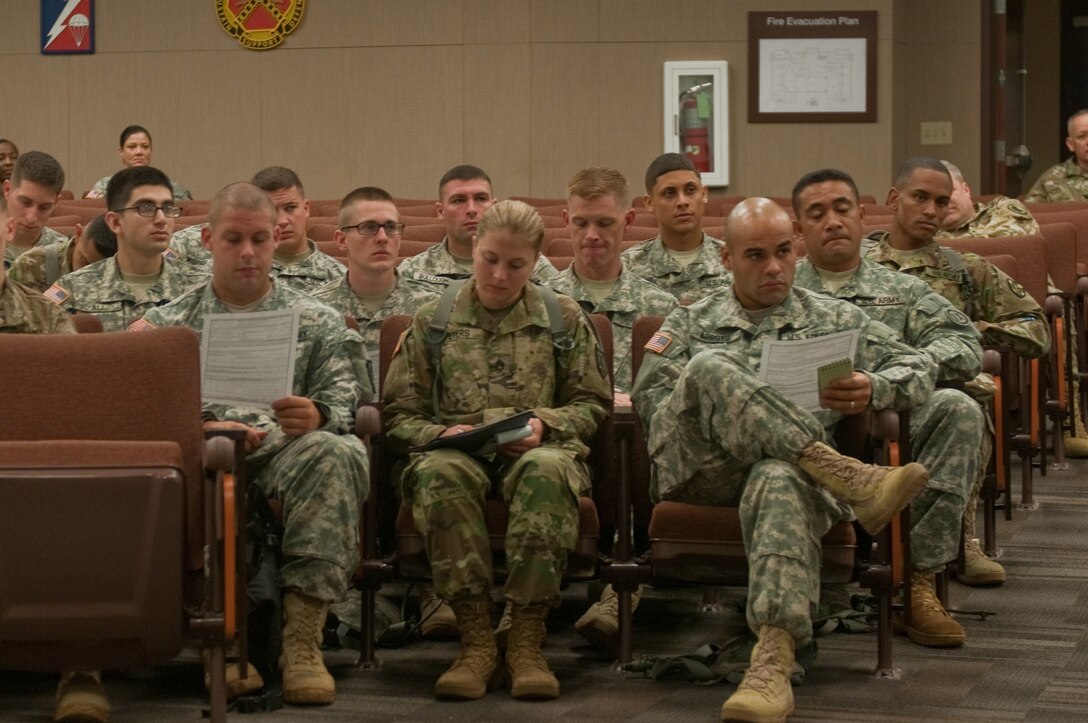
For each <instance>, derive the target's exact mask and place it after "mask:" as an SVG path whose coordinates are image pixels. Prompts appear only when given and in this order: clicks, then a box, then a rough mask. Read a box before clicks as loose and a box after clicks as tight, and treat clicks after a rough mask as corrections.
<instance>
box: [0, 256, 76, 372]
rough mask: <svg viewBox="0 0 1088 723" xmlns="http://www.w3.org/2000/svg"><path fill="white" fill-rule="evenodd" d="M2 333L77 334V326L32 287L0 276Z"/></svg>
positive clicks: (0, 331)
mask: <svg viewBox="0 0 1088 723" xmlns="http://www.w3.org/2000/svg"><path fill="white" fill-rule="evenodd" d="M0 333H6V334H75V333H76V329H75V327H74V326H72V320H71V319H70V318H69V317H68V315H67V314H65V313H64V311H62V310H61V309H59V308H57V305H56V304H54V303H53V302H51V301H50V300H49V299H47V298H45V297H44V296H42V295H41V294H39V293H38V292H37V291H35V290H34V289H31V288H30V287H29V286H24V285H23V284H20V283H19V282H17V281H12V280H11V279H10V278H9V279H4V278H0ZM2 373H3V372H0V374H2Z"/></svg>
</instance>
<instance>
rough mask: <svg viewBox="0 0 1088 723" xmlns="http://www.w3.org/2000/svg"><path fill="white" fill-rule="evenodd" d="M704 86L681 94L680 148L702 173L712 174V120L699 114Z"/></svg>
mask: <svg viewBox="0 0 1088 723" xmlns="http://www.w3.org/2000/svg"><path fill="white" fill-rule="evenodd" d="M701 90H702V85H697V86H695V87H694V88H689V89H688V90H685V91H684V92H683V93H682V94H681V98H682V102H681V103H680V148H681V151H682V152H683V153H684V154H685V155H687V157H688V158H690V159H691V162H692V163H693V164H695V168H696V169H698V170H699V171H700V172H702V173H709V172H710V119H709V118H707V117H705V116H703V115H701V114H700V113H699V93H700V91H701Z"/></svg>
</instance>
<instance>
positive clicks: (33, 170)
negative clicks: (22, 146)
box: [11, 151, 64, 193]
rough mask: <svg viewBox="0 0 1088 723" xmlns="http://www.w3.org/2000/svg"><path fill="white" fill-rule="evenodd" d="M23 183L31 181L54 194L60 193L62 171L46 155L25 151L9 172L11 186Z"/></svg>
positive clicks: (62, 184) (56, 162)
mask: <svg viewBox="0 0 1088 723" xmlns="http://www.w3.org/2000/svg"><path fill="white" fill-rule="evenodd" d="M23 181H31V182H33V183H37V184H38V185H40V186H45V187H46V188H48V189H49V190H50V191H53V192H54V193H60V192H61V190H62V189H63V188H64V169H63V168H61V165H60V163H59V162H58V161H57V159H56V158H53V156H51V155H49V154H48V153H43V152H41V151H27V152H26V153H24V154H22V155H21V156H19V158H18V159H17V160H16V161H15V168H14V169H13V170H12V171H11V185H12V186H18V185H19V184H20V183H22V182H23Z"/></svg>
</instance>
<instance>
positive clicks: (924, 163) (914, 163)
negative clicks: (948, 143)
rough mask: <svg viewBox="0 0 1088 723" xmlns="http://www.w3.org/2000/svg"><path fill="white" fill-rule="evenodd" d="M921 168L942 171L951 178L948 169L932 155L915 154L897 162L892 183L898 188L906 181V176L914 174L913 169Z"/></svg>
mask: <svg viewBox="0 0 1088 723" xmlns="http://www.w3.org/2000/svg"><path fill="white" fill-rule="evenodd" d="M923 169H924V170H927V171H937V172H938V173H943V174H944V175H946V176H948V178H949V180H951V179H952V174H951V173H949V172H948V169H947V168H946V167H945V165H944V164H943V163H941V162H940V160H939V159H936V158H934V157H933V156H915V157H914V158H908V159H907V160H905V161H903V162H902V163H900V164H899V168H898V169H897V170H896V171H895V183H894V184H892V185H894V186H895V187H896V188H899V186H901V185H902V184H904V183H906V182H907V179H908V178H910V177H911V176H913V175H914V172H915V171H918V170H923Z"/></svg>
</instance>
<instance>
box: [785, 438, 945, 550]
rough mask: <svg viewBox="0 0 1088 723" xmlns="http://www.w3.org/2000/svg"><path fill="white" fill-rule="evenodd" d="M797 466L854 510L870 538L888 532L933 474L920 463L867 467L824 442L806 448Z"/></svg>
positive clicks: (867, 465) (871, 465) (870, 465)
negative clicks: (893, 522) (889, 526)
mask: <svg viewBox="0 0 1088 723" xmlns="http://www.w3.org/2000/svg"><path fill="white" fill-rule="evenodd" d="M797 464H798V465H799V466H800V467H801V469H802V470H804V471H805V473H806V474H807V475H808V476H809V477H811V478H812V481H813V482H815V483H816V484H818V485H820V486H821V487H823V488H824V489H826V490H827V491H828V492H830V493H831V494H832V495H834V497H835V499H837V500H839V501H840V502H845V503H847V504H848V505H850V506H851V507H853V508H854V514H856V515H857V517H858V522H860V523H861V526H862V527H864V528H865V531H866V532H868V533H869V534H870V535H875V534H876V533H878V532H880V531H881V530H882V529H884V526H885V525H887V524H888V522H889V521H890V520H891V519H892V517H893V516H895V515H896V514H897V513H898V512H899V511H900V510H902V509H903V508H904V507H906V506H907V505H909V504H910V501H911V500H912V499H914V496H915V495H917V494H918V493H919V492H921V491H922V490H923V489H924V488H925V486H926V483H927V482H929V472H927V471H926V468H925V467H923V466H922V465H920V464H918V463H916V462H911V463H910V464H908V465H906V466H904V467H880V466H877V465H873V464H865V463H863V462H859V461H858V460H856V459H854V458H853V457H847V456H845V455H842V454H839V453H838V452H837V451H835V450H834V449H832V448H831V447H829V446H827V445H826V444H824V443H822V442H813V443H811V444H810V445H808V446H807V447H805V448H804V450H802V451H801V458H800V459H799V460H798V461H797Z"/></svg>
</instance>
